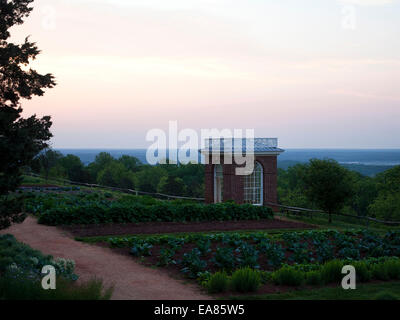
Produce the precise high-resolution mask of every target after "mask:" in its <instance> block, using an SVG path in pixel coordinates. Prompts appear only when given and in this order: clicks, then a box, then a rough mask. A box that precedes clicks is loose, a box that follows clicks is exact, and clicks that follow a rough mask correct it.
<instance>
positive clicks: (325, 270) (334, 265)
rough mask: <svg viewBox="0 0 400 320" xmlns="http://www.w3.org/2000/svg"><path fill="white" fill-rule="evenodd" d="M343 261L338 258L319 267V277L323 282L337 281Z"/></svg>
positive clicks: (340, 275)
mask: <svg viewBox="0 0 400 320" xmlns="http://www.w3.org/2000/svg"><path fill="white" fill-rule="evenodd" d="M343 265H344V263H343V261H339V260H332V261H329V262H326V263H325V264H324V265H323V266H322V268H321V279H322V281H323V282H324V283H331V282H339V281H340V280H341V279H342V277H343V275H342V267H343Z"/></svg>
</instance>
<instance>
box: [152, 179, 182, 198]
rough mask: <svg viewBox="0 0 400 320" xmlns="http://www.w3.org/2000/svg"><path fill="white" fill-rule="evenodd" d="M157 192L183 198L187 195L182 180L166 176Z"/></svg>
mask: <svg viewBox="0 0 400 320" xmlns="http://www.w3.org/2000/svg"><path fill="white" fill-rule="evenodd" d="M157 190H158V192H160V193H164V194H170V195H175V196H182V195H184V194H185V184H184V182H183V180H182V179H181V178H177V177H173V176H165V177H162V178H161V180H160V182H159V184H158V187H157Z"/></svg>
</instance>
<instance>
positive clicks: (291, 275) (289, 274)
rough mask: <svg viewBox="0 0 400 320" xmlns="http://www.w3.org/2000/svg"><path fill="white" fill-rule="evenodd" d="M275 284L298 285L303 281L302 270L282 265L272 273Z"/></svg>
mask: <svg viewBox="0 0 400 320" xmlns="http://www.w3.org/2000/svg"><path fill="white" fill-rule="evenodd" d="M272 281H273V282H274V283H275V284H280V285H288V286H300V285H301V284H302V283H303V281H304V272H303V271H300V270H296V269H295V268H293V267H290V266H283V267H282V268H280V269H279V270H277V271H275V272H274V273H273V274H272Z"/></svg>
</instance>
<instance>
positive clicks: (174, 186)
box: [32, 150, 400, 220]
mask: <svg viewBox="0 0 400 320" xmlns="http://www.w3.org/2000/svg"><path fill="white" fill-rule="evenodd" d="M330 161H333V160H330ZM307 166H308V163H297V164H292V166H289V167H287V168H286V169H282V168H279V169H278V199H279V203H281V204H285V205H290V206H298V207H303V208H315V209H320V208H318V207H317V205H316V204H315V203H313V202H312V201H310V200H309V197H307V196H306V192H305V189H306V187H305V185H304V180H305V178H304V177H305V176H304V172H305V170H306V169H307ZM342 167H343V166H342ZM32 170H33V171H34V172H36V173H39V174H41V175H42V176H44V177H45V178H66V179H69V180H72V181H77V182H87V183H98V184H101V185H106V186H111V187H119V188H128V189H135V190H139V191H145V192H160V193H165V194H170V195H178V196H188V197H204V165H202V164H187V165H183V164H180V165H172V164H163V165H155V166H152V165H148V164H143V163H142V162H140V160H139V159H137V158H136V157H133V156H128V155H122V156H120V157H119V158H114V157H113V156H112V155H111V154H109V153H107V152H101V153H99V154H98V155H97V156H96V158H95V160H94V161H93V162H91V163H90V164H88V165H84V164H83V163H82V161H81V160H80V158H79V157H77V156H75V155H71V154H69V155H66V156H64V155H63V154H61V153H60V152H58V151H54V150H47V151H46V152H43V153H41V154H40V155H39V156H38V157H37V158H36V159H35V161H34V163H33V165H32ZM343 170H345V173H346V177H347V178H346V181H347V182H346V183H347V184H349V185H348V186H347V188H348V189H349V190H351V196H350V197H349V198H348V200H347V202H346V205H345V207H344V209H343V210H342V211H343V212H344V213H349V214H354V215H361V216H363V215H368V216H371V217H377V218H381V219H385V220H400V166H395V167H393V168H391V169H388V170H386V171H384V172H381V173H378V174H377V175H375V176H373V177H370V176H367V175H362V174H361V173H359V172H355V171H352V170H350V169H347V168H346V167H344V169H343Z"/></svg>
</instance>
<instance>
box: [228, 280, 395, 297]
mask: <svg viewBox="0 0 400 320" xmlns="http://www.w3.org/2000/svg"><path fill="white" fill-rule="evenodd" d="M385 298H386V299H388V300H398V299H400V282H386V283H383V282H382V283H371V284H360V285H358V286H357V288H356V289H355V290H344V289H342V288H341V287H337V288H318V289H312V290H295V291H290V292H286V293H277V294H263V295H248V296H237V297H229V299H233V300H235V299H239V300H241V299H244V300H377V299H378V300H380V299H382V300H384V299H385ZM386 299H385V300H386Z"/></svg>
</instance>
